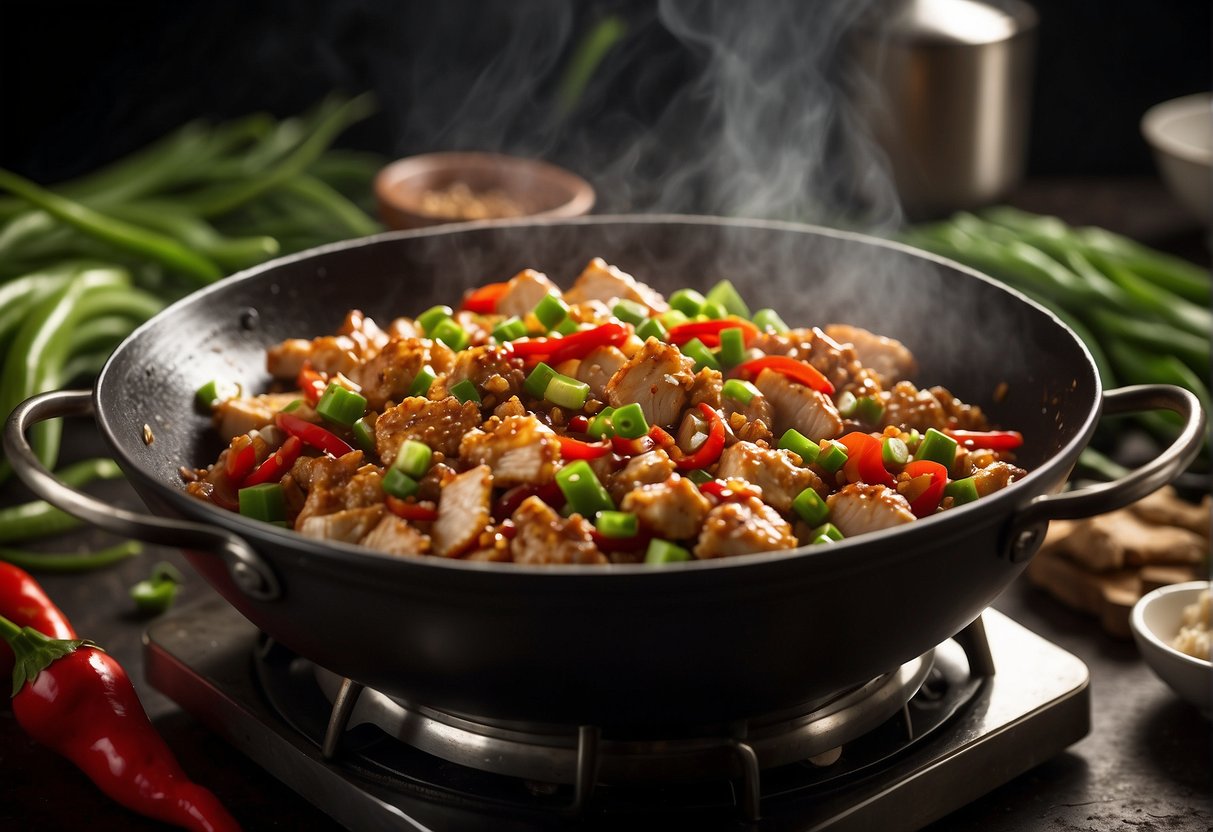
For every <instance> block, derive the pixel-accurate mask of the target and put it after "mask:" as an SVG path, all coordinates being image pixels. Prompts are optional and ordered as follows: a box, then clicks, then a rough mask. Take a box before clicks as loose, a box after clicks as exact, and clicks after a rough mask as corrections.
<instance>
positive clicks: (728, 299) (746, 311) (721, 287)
mask: <svg viewBox="0 0 1213 832" xmlns="http://www.w3.org/2000/svg"><path fill="white" fill-rule="evenodd" d="M707 301H708V303H718V304H720V305H721V306H723V307H724V308H725V309H726V310H727V314H729V315H736V316H737V317H739V318H745V319H746V320H747V321H748V320H749V319H750V307H748V306H746V302H745V301H744V300H742V299H741V295H740V294H738V292H737V289H736V287H735V286H733V284H732V283H731V282H729V281H728V280H722V281H720V282H719V283H717V284H716V285H715V286H713V287H712V288H711V289H709V290H708V294H707ZM720 317H722V318H723V317H724V316H723V315H721V316H720Z"/></svg>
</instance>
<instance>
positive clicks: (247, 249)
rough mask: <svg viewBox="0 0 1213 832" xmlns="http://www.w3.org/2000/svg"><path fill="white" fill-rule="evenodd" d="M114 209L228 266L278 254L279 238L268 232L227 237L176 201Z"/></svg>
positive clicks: (236, 267) (243, 266)
mask: <svg viewBox="0 0 1213 832" xmlns="http://www.w3.org/2000/svg"><path fill="white" fill-rule="evenodd" d="M111 213H112V214H113V215H114V216H117V217H119V218H121V219H124V220H127V221H129V222H134V223H138V224H139V225H144V226H146V227H148V228H152V229H155V230H156V231H160V232H163V233H164V234H168V235H169V236H171V237H174V238H176V239H177V240H179V241H180V242H182V243H184V244H185V245H187V246H189V247H190V248H192V249H194V250H196V251H198V252H200V253H201V254H203V255H205V256H207V257H209V258H211V259H212V260H214V261H215V262H216V263H218V264H219V265H220V266H223V267H224V268H227V269H232V270H240V269H246V268H248V267H249V266H255V265H257V264H258V263H264V262H265V261H266V260H269V259H270V258H271V257H274V256H275V255H276V254H278V251H279V246H278V241H277V240H275V239H274V238H273V237H268V236H249V237H228V236H226V235H224V234H220V233H219V232H218V231H217V230H215V228H214V227H213V226H212V225H210V224H209V223H208V222H206V220H203V219H201V218H200V217H197V216H195V215H193V214H190V213H188V212H186V211H183V210H181V209H180V208H178V207H177V206H176V205H175V204H174V203H171V202H164V201H147V202H140V203H130V204H127V205H121V206H114V208H113V209H111Z"/></svg>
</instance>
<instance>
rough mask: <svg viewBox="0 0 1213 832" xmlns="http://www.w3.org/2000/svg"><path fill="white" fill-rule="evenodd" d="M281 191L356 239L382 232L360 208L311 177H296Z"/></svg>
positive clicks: (287, 182)
mask: <svg viewBox="0 0 1213 832" xmlns="http://www.w3.org/2000/svg"><path fill="white" fill-rule="evenodd" d="M282 190H283V191H285V192H286V193H288V194H291V195H293V196H295V197H298V198H299V199H301V200H303V201H304V202H306V203H308V204H310V205H312V206H314V207H315V208H317V209H318V210H319V211H321V212H322V213H324V214H325V215H326V216H328V217H330V218H331V220H332V222H333V223H335V224H337V225H338V226H340V227H342V228H344V229H345V230H346V231H348V232H350V233H351V234H353V235H354V236H356V237H365V236H367V235H370V234H374V233H376V232H378V231H382V230H383V227H382V226H380V225H379V223H377V222H375V221H374V220H373V219H371V218H370V217H368V216H367V215H366V213H364V212H363V210H362V209H361V208H359V207H358V206H357V205H355V204H354V203H352V202H350V201H349V200H348V199H346V198H345V197H344V196H342V195H341V194H340V193H339V192H338V191H337V190H335V189H334V188H332V187H330V186H329V185H326V184H325V183H324V182H322V181H320V180H319V179H316V178H314V177H312V176H308V175H306V174H301V175H299V176H296V177H295V178H294V179H290V180H288V181H286V182H284V183H283V184H282Z"/></svg>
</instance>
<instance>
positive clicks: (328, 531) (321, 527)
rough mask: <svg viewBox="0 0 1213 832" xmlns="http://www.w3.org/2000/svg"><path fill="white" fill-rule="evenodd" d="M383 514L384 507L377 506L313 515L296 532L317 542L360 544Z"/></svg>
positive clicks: (297, 527) (296, 527)
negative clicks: (332, 541)
mask: <svg viewBox="0 0 1213 832" xmlns="http://www.w3.org/2000/svg"><path fill="white" fill-rule="evenodd" d="M383 513H384V507H383V506H382V505H377V506H366V507H365V508H347V509H342V510H341V511H335V512H333V513H332V514H313V515H311V516H310V517H307V518H305V519H304V520H303V522H301V523H299V524H298V525H296V526H295V531H297V532H299V534H301V535H303V536H304V537H312V538H316V539H317V540H340V541H342V542H344V543H358V542H359V541H360V540H362V538H364V537H366V536H367V535H368V534H370V532H371V530H372V529H374V528H375V527H376V526H377V525H378V524H379V521H380V519H381V518H382V517H383Z"/></svg>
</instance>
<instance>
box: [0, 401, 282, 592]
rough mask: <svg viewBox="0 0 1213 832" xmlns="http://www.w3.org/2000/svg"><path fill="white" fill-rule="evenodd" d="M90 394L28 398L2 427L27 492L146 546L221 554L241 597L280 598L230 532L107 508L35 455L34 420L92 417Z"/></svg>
mask: <svg viewBox="0 0 1213 832" xmlns="http://www.w3.org/2000/svg"><path fill="white" fill-rule="evenodd" d="M93 412H94V411H93V394H92V391H90V390H57V391H54V392H50V393H42V394H40V395H37V396H34V397H33V398H30V399H26V400H25V401H24V402H22V403H21V404H19V405H17V407H15V408H14V409H13V412H12V414H10V416H9V418H8V422H7V423H6V424H5V426H4V453H5V456H7V457H8V460H9V463H10V464H11V465H12V466H13V470H14V471H16V472H17V476H19V477H21V479H22V480H23V481H24V482H25V484H26V485H28V486H29V488H30V490H31V491H33V492H34V493H35V494H37V495H38V496H39V497H41V498H42V499H44V500H46V501H47V502H48V503H50V504H51V505H53V506H56V507H57V508H60V509H63V510H64V511H66V512H67V513H68V514H71V515H74V516H75V517H79V518H80V519H81V520H84V521H86V522H89V523H92V524H93V525H94V526H97V527H98V528H101V529H104V530H105V531H107V532H113V533H114V534H118V535H122V536H123V537H133V538H135V539H136V540H142V541H143V542H145V543H153V544H158V545H162V546H175V547H180V548H182V549H192V550H195V551H203V552H208V553H211V554H215V555H219V556H220V557H222V558H223V560H224V563H225V564H226V565H227V569H228V572H229V574H230V575H231V577H232V580H233V581H234V582H235V584H236V586H238V587H239V588H240V590H241V592H243V593H244V594H246V595H248V596H249V597H251V598H256V599H258V600H273V599H275V598H278V597H280V595H281V592H282V589H281V585H280V584H279V582H278V579H277V577H276V576H275V575H274V572H273V570H271V569H270V567H269V565H268V564H267V563H266V562H265V561H264V560H263V559H262V558H261V557H260V556H259V555H258V554H257V553H256V552H255V551H254V550H253V548H252V547H251V546H250V545H249V544H248V543H246V542H245V541H244V540H243V539H242V538H240V537H238V536H237V535H235V534H232V533H231V532H228V531H225V530H223V529H220V528H217V527H215V526H207V525H204V524H202V523H194V522H190V521H187V520H176V519H171V518H167V517H155V516H152V515H144V514H138V513H135V512H133V511H127V510H125V509H121V508H117V507H115V506H111V505H109V504H107V503H103V502H101V501H100V500H98V499H96V498H94V497H91V496H89V495H88V494H85V493H83V492H81V491H77V490H76V489H74V488H72V487H70V486H68V485H64V484H63V483H62V482H60V481H59V480H58V479H56V478H55V475H54V474H52V473H51V472H50V471H48V470H46V468H45V467H43V465H42V462H41V461H40V460H39V459H38V457H37V456H35V455H34V450H33V448H32V447H30V443H29V440H28V439H27V438H26V431H28V430H29V428H30V427H31V426H33V425H35V424H37V423H38V422H43V421H46V420H47V419H55V418H59V417H61V416H91V415H92V414H93Z"/></svg>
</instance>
